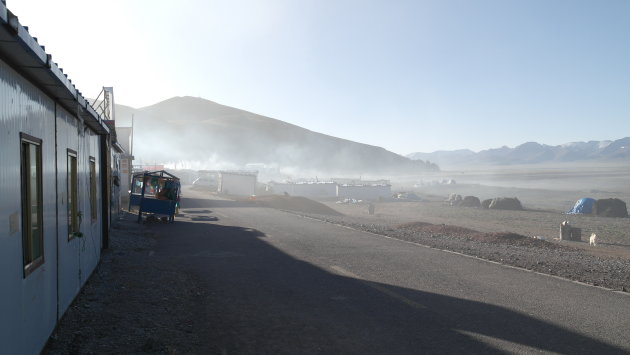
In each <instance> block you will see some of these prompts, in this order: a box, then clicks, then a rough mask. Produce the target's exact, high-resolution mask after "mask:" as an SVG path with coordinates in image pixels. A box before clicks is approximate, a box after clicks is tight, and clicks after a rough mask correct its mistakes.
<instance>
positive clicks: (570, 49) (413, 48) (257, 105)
mask: <svg viewBox="0 0 630 355" xmlns="http://www.w3.org/2000/svg"><path fill="white" fill-rule="evenodd" d="M7 7H8V8H9V9H10V10H12V11H13V12H14V13H15V14H16V15H17V16H18V17H19V18H20V21H21V22H22V24H24V25H27V26H29V28H30V31H31V34H32V35H34V36H35V37H38V38H39V40H40V43H41V44H44V45H45V46H46V50H47V51H48V52H49V53H51V54H52V55H53V59H54V60H55V61H57V62H58V63H59V64H60V65H61V66H62V67H63V68H64V70H65V72H66V73H68V74H69V76H70V78H71V79H72V81H73V82H74V83H75V84H76V85H77V87H78V88H79V90H81V91H82V92H83V93H84V95H86V96H88V97H93V96H95V95H96V94H98V92H99V91H100V87H101V86H110V85H111V86H114V90H115V95H116V102H117V103H121V104H126V105H130V106H133V107H142V106H147V105H151V104H154V103H157V102H159V101H162V100H164V99H167V98H170V97H172V96H184V95H190V96H201V97H203V98H206V99H209V100H212V101H216V102H219V103H222V104H225V105H229V106H234V107H237V108H241V109H245V110H248V111H252V112H255V113H259V114H262V115H266V116H270V117H274V118H277V119H280V120H283V121H287V122H290V123H293V124H296V125H299V126H302V127H305V128H308V129H311V130H313V131H317V132H321V133H325V134H330V135H334V136H337V137H342V138H346V139H351V140H355V141H358V142H362V143H368V144H372V145H378V146H382V147H384V148H386V149H389V150H392V151H394V152H396V153H400V154H407V153H411V152H416V151H422V152H430V151H434V150H451V149H459V148H470V149H473V150H480V149H486V148H493V147H499V146H502V145H508V146H515V145H518V144H521V143H524V142H526V141H538V142H540V143H546V144H561V143H566V142H571V141H581V140H604V139H617V138H621V137H625V136H629V135H630V130H629V128H630V123H629V122H630V1H627V0H617V1H612V0H602V1H577V0H521V1H515V0H483V1H472V0H461V1H460V0H434V1H422V0H415V1H395V0H390V1H368V0H356V1H355V0H330V1H329V0H313V1H309V0H303V1H301V0H220V1H219V0H207V1H202V0H194V1H193V0H180V1H158V0H152V1H149V0H128V1H126V0H110V1H102V0H100V1H95V0H57V1H50V0H37V1H36V0H7ZM120 119H124V117H120Z"/></svg>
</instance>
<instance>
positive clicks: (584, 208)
mask: <svg viewBox="0 0 630 355" xmlns="http://www.w3.org/2000/svg"><path fill="white" fill-rule="evenodd" d="M594 204H595V200H594V199H592V198H590V197H585V198H581V199H579V200H577V202H576V203H575V206H573V208H572V209H571V210H570V211H569V212H567V213H569V214H591V213H593V205H594Z"/></svg>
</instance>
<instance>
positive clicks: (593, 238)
mask: <svg viewBox="0 0 630 355" xmlns="http://www.w3.org/2000/svg"><path fill="white" fill-rule="evenodd" d="M588 245H592V246H597V234H595V233H593V234H591V238H590V239H589V240H588Z"/></svg>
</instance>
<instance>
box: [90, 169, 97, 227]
mask: <svg viewBox="0 0 630 355" xmlns="http://www.w3.org/2000/svg"><path fill="white" fill-rule="evenodd" d="M90 210H91V217H92V223H93V222H96V217H97V216H96V212H97V211H96V159H94V157H90Z"/></svg>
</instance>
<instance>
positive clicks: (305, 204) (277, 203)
mask: <svg viewBox="0 0 630 355" xmlns="http://www.w3.org/2000/svg"><path fill="white" fill-rule="evenodd" d="M255 202H256V203H257V204H259V205H262V206H265V207H271V208H277V209H279V210H287V211H295V212H304V213H314V214H321V215H328V216H342V214H341V213H339V212H337V211H335V210H333V209H332V208H330V207H328V206H326V205H324V204H322V203H319V202H317V201H313V200H311V199H308V198H306V197H301V196H279V195H268V196H256V200H255Z"/></svg>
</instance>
